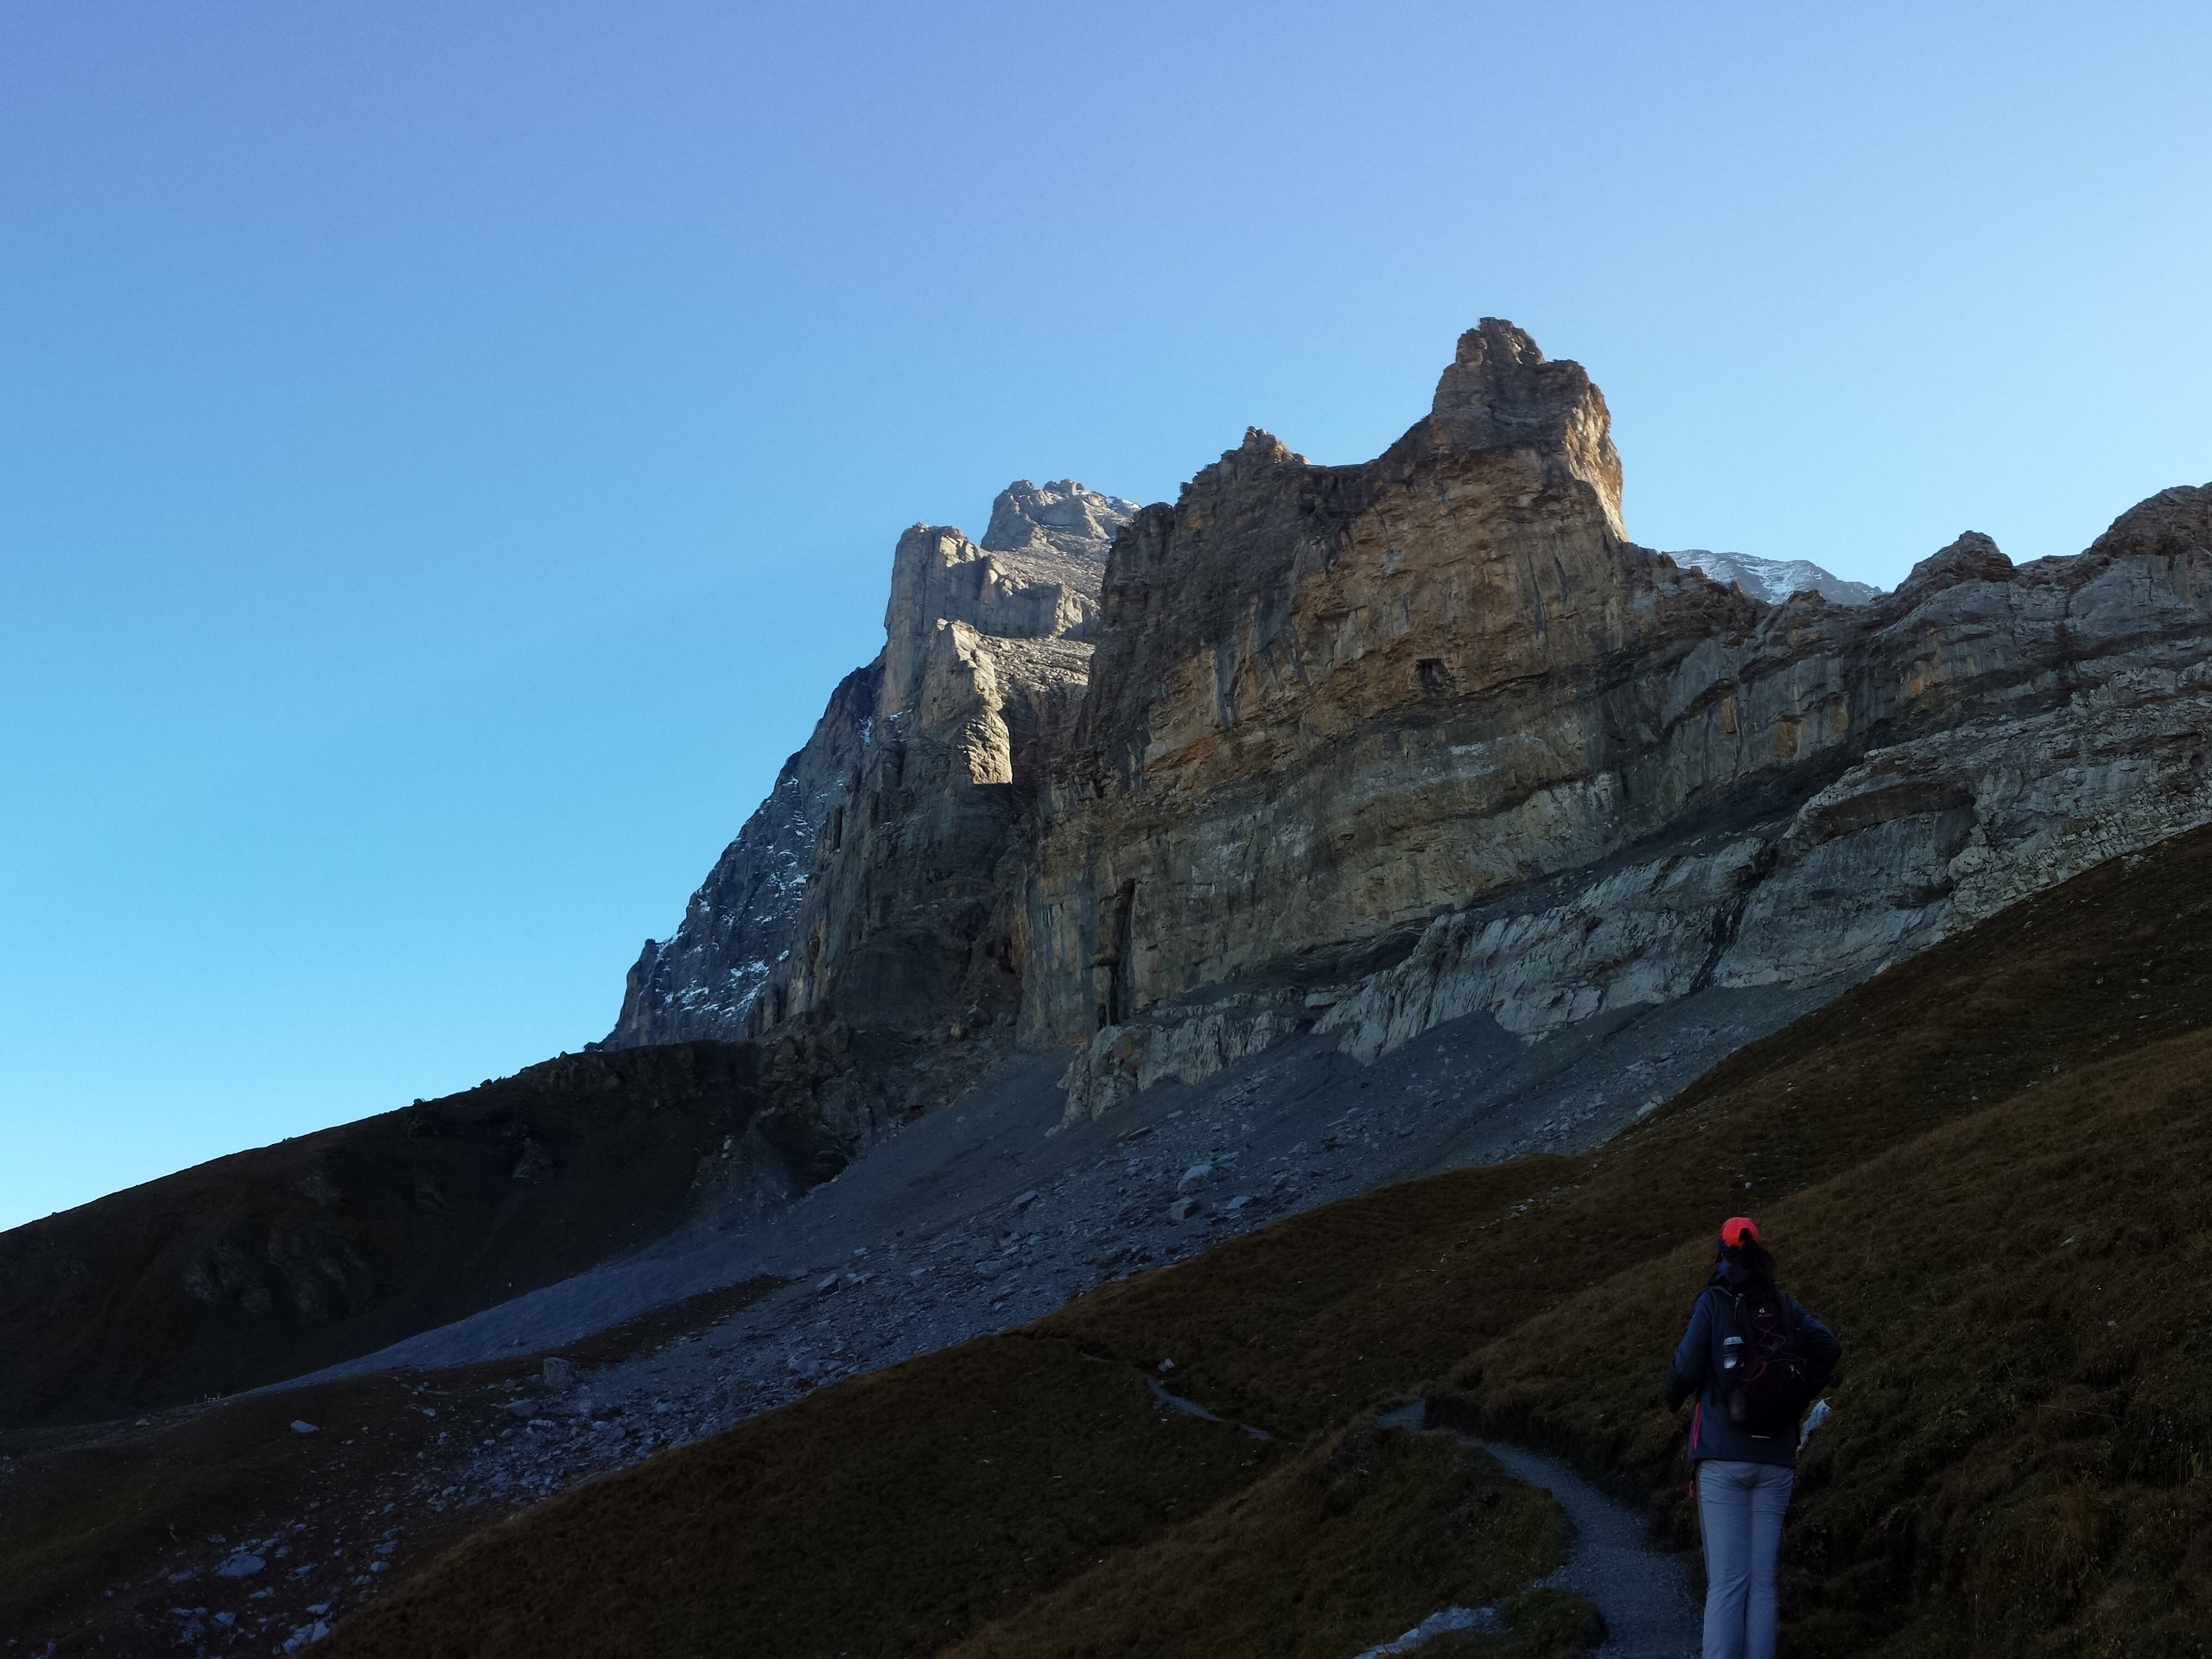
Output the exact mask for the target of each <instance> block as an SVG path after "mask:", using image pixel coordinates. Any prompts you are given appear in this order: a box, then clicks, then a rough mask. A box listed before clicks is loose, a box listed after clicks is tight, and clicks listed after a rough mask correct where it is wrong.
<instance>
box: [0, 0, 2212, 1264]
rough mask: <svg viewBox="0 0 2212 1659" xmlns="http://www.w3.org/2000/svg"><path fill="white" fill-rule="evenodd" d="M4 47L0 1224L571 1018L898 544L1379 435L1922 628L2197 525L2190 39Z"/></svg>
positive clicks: (748, 792) (1750, 27) (964, 37)
mask: <svg viewBox="0 0 2212 1659" xmlns="http://www.w3.org/2000/svg"><path fill="white" fill-rule="evenodd" d="M1685 10H1692V9H1684V8H1670V7H1658V6H1625V5H1624V6H1605V5H1573V4H1569V5H1560V6H1550V7H1532V6H1514V7H1502V6H1501V7H1484V6H1477V5H1455V6H1422V5H1406V6H1388V5H1382V6H1378V5H1362V6H1357V7H1353V6H1343V7H1313V6H1300V5H1294V4H1281V3H1276V4H1269V5H1265V6H1257V5H1255V6H1205V5H1192V4H1187V3H1185V4H1177V5H1173V6H1168V5H1162V6H1157V7H1146V6H1124V7H1117V8H1112V9H1108V8H1103V7H1102V8H1064V9H1048V8H1037V7H1027V6H1005V7H997V8H994V7H987V6H978V5H958V4H946V5H941V6H934V7H926V8H925V7H890V6H885V7H880V8H870V7H849V6H836V5H820V6H809V7H804V8H801V7H788V8H779V9H768V8H752V7H745V6H729V5H712V6H709V5H696V6H692V5H679V4H658V5H657V4H645V5H622V6H615V5H611V4H609V5H596V6H594V5H576V4H568V5H564V4H558V3H550V4H549V3H532V4H530V5H526V6H525V5H520V4H516V5H500V4H489V3H479V4H467V3H462V4H452V3H441V4H437V5H429V4H412V3H404V0H378V3H375V4H373V5H372V4H355V3H319V4H317V5H315V6H312V7H307V6H301V5H298V4H296V3H289V0H288V3H283V4H274V3H251V0H238V3H228V4H225V5H222V6H219V7H217V6H202V7H178V6H170V5H161V6H156V5H112V4H102V3H98V0H77V3H68V4H62V3H58V0H57V3H47V4H25V5H16V6H10V7H8V8H6V9H5V10H0V624H4V636H0V769H3V770H0V776H4V778H5V779H6V792H5V795H4V797H0V800H4V803H5V806H6V810H5V811H4V813H0V1039H4V1061H0V1226H5V1225H9V1224H14V1223H16V1222H18V1221H21V1220H23V1219H26V1218H29V1217H32V1216H35V1215H39V1214H43V1213H44V1212H46V1211H48V1210H51V1209H54V1208H58V1207H64V1206H67V1205H73V1204H76V1203H79V1202H82V1201H83V1200H85V1199H86V1198H91V1197H92V1196H94V1195H96V1194H98V1193H99V1192H105V1191H108V1190H111V1189H112V1188H115V1187H118V1186H121V1185H129V1184H130V1183H132V1182H136V1181H139V1180H143V1179H149V1178H150V1177H152V1176H155V1175H157V1174H159V1173H163V1172H164V1171H167V1170H169V1169H172V1168H175V1167H178V1166H182V1165H186V1164H189V1163H192V1162H195V1161H198V1160H201V1159H204V1158H207V1157H211V1156H214V1155H216V1154H220V1153H223V1152H226V1151H229V1150H232V1149H234V1148H236V1147H240V1146H245V1145H251V1144H257V1143H259V1142H263V1141H270V1140H274V1139H276V1138H277V1137H278V1136H281V1135H288V1134H294V1133H297V1132H299V1131H301V1130H303V1129H307V1128H314V1127H317V1126H320V1125H322V1124H326V1123H330V1122H339V1121H341V1120H344V1119H346V1118H349V1117H354V1116H361V1115H363V1114H365V1113H369V1112H373V1111H378V1110H383V1109H389V1108H391V1107H392V1106H395V1105H400V1104H404V1103H405V1102H406V1101H408V1100H409V1099H410V1098H412V1097H414V1096H418V1095H421V1096H433V1095H436V1094H440V1093H443V1092H447V1091H449V1090H454V1089H457V1088H461V1087H464V1086H466V1085H467V1084H473V1083H474V1082H476V1081H478V1080H479V1079H480V1078H482V1077H489V1076H493V1075H495V1074H499V1073H502V1072H505V1071H511V1070H512V1069H513V1068H515V1067H516V1066H518V1065H524V1064H526V1063H528V1062H530V1061H531V1060H533V1059H537V1058H543V1057H544V1056H546V1055H548V1054H550V1053H553V1052H557V1051H560V1050H562V1049H574V1048H577V1047H580V1046H582V1044H583V1043H584V1042H585V1041H587V1040H588V1039H592V1038H594V1037H596V1036H599V1035H601V1033H604V1031H605V1030H606V1028H607V1025H608V1024H609V1023H610V1021H611V1020H612V1019H613V1014H614V1010H615V1007H616V1004H617V1001H618V1000H619V997H620V990H621V983H622V976H623V972H624V969H626V967H627V965H628V964H629V963H630V961H631V960H632V957H634V955H635V953H636V950H637V948H638V945H639V942H640V941H641V940H642V939H643V938H645V937H646V936H647V935H648V934H655V933H661V932H664V931H666V930H667V929H668V928H669V927H671V925H673V924H674V922H675V920H676V919H677V917H678V916H679V914H680V913H681V912H682V908H683V900H684V898H685V896H686V895H687V894H688V893H689V892H690V889H691V888H692V887H693V886H694V885H696V881H697V880H698V879H699V877H700V876H701V875H702V874H703V873H704V872H705V870H706V868H707V867H708V865H709V863H710V862H711V861H712V860H713V858H714V856H715V853H716V852H717V851H718V850H719V849H721V846H722V844H723V843H724V842H726V841H727V840H728V838H729V836H731V835H732V834H733V833H734V831H735V829H736V828H737V826H738V824H739V823H741V821H742V820H743V818H744V817H745V815H746V813H747V811H748V810H750V809H751V807H752V805H753V803H754V802H755V801H756V800H757V799H758V798H759V797H760V794H761V793H762V791H764V789H765V788H766V785H767V783H768V781H769V780H770V779H771V778H772V775H773V772H774V770H775V767H776V766H777V764H778V763H779V761H780V760H781V759H782V757H783V756H784V755H785V753H788V752H789V751H790V750H791V749H792V748H793V747H796V746H797V745H798V743H799V742H800V741H802V740H803V739H804V735H805V733H806V731H807V729H808V728H809V727H810V724H811V722H812V721H813V719H814V717H815V715H816V714H817V712H818V711H819V709H820V707H821V704H822V702H823V698H824V696H826V694H827V693H828V691H829V687H830V686H831V684H832V683H834V682H835V681H836V677H838V676H839V675H840V674H841V673H842V672H843V671H846V670H847V669H849V668H850V667H852V666H854V665H855V664H858V663H860V662H861V661H864V660H865V659H866V658H868V656H870V655H871V654H872V653H873V652H874V650H875V648H876V645H877V643H878V640H879V638H880V626H881V617H882V606H883V599H884V592H885V582H886V574H887V562H888V556H889V551H890V547H891V543H892V542H893V539H894V538H895V537H896V536H897V534H898V532H899V530H900V529H902V528H903V527H904V526H905V525H906V524H910V523H912V522H914V521H916V520H918V519H927V520H931V521H935V522H940V523H945V522H950V523H955V524H962V525H963V526H965V527H967V528H968V529H969V531H971V532H974V531H980V529H981V527H982V520H983V518H984V516H985V513H986V512H987V509H988V504H989V501H990V498H991V496H992V494H993V493H995V491H996V490H997V489H998V488H999V487H1001V486H1002V485H1003V484H1005V483H1006V482H1007V480H1010V479H1013V478H1015V477H1020V476H1027V477H1031V478H1036V479H1045V478H1056V477H1059V476H1062V475H1066V474H1072V475H1074V476H1076V477H1078V478H1081V479H1083V480H1085V481H1087V482H1089V483H1091V484H1093V485H1095V486H1098V487H1100V488H1103V489H1108V490H1111V491H1114V492H1116V493H1122V494H1125V495H1134V496H1138V497H1141V498H1142V499H1163V498H1168V497H1172V496H1173V493H1174V491H1175V488H1176V486H1177V485H1178V483H1179V481H1180V480H1182V479H1183V478H1185V477H1186V476H1187V475H1188V474H1190V473H1191V472H1192V470H1194V469H1195V468H1196V467H1198V466H1200V465H1203V464H1204V463H1205V461H1208V460H1209V459H1211V457H1212V456H1213V455H1214V454H1217V452H1219V451H1220V450H1221V449H1223V448H1226V447H1229V446H1230V445H1232V444H1233V443H1235V442H1236V440H1237V438H1238V437H1239V436H1240V435H1241V434H1242V432H1243V429H1244V427H1245V426H1246V424H1247V423H1257V424H1260V425H1263V426H1266V427H1268V429H1271V430H1273V431H1274V432H1276V433H1278V434H1279V435H1281V436H1282V437H1283V438H1284V439H1285V440H1286V441H1287V442H1289V443H1290V444H1291V445H1292V446H1293V447H1294V448H1299V449H1300V450H1302V451H1304V452H1305V453H1306V454H1309V455H1312V456H1313V457H1314V458H1316V459H1318V460H1324V461H1356V460H1360V459H1363V458H1365V457H1367V456H1370V455H1371V454H1375V453H1376V452H1377V451H1379V450H1380V449H1381V448H1383V446H1384V445H1385V444H1387V443H1388V442H1389V441H1390V440H1391V439H1392V438H1393V437H1394V436H1395V435H1397V433H1399V432H1400V431H1402V429H1404V428H1405V427H1406V426H1407V425H1408V424H1409V423H1411V422H1412V421H1413V420H1414V418H1415V417H1416V416H1418V415H1419V414H1420V413H1421V410H1423V408H1424V407H1425V406H1426V404H1427V397H1428V394H1429V391H1430V389H1431V387H1432V385H1433V382H1434V378H1435V376H1436V373H1437V372H1438V370H1439V369H1440V366H1441V365H1442V364H1443V363H1444V362H1445V361H1446V359H1448V357H1449V355H1450V352H1451V346H1452V339H1453V337H1454V335H1455V334H1457V333H1458V331H1459V330H1460V329H1461V328H1463V327H1467V326H1468V325H1470V324H1471V323H1472V322H1473V321H1475V320H1476V319H1477V318H1478V317H1481V316H1483V315H1503V316H1507V317H1510V318H1512V319H1514V320H1515V321H1518V322H1520V323H1521V324H1522V325H1523V326H1524V327H1528V328H1529V329H1530V330H1531V331H1532V332H1533V333H1534V334H1535V336H1536V338H1537V339H1538V340H1539V341H1540V342H1541V344H1542V345H1543V346H1544V347H1545V348H1546V350H1547V351H1548V352H1549V353H1551V354H1552V355H1554V356H1560V357H1573V358H1577V359H1580V360H1581V361H1582V362H1584V363H1585V364H1586V365H1588V366H1589V368H1590V369H1591V371H1592V373H1593V374H1594V375H1595V376H1596V378H1597V379H1598V380H1599V384H1600V385H1602V386H1603V387H1604V388H1605V391H1606V394H1607V396H1608V398H1609V400H1610V401H1611V405H1612V409H1613V411H1614V416H1615V421H1616V435H1617V437H1618V441H1619V443H1620V447H1621V449H1622V452H1623V455H1624V461H1625V465H1626V469H1627V495H1626V511H1627V517H1628V521H1629V526H1630V533H1631V534H1633V535H1634V536H1636V537H1637V539H1639V540H1641V541H1643V542H1646V543H1650V544H1653V545H1657V546H1662V547H1682V546H1691V545H1702V546H1709V547H1716V548H1732V549H1737V550H1743V551H1746V552H1754V553H1762V554H1768V555H1773V556H1804V557H1808V558H1812V559H1815V560H1818V561H1820V562H1821V563H1824V564H1826V565H1827V566H1829V567H1830V568H1831V569H1834V570H1836V571H1838V572H1840V573H1841V574H1844V575H1851V576H1856V577H1860V578H1864V579H1866V580H1871V581H1875V582H1883V583H1885V584H1888V583H1891V582H1895V581H1896V580H1897V578H1898V577H1899V576H1900V575H1902V574H1903V573H1904V570H1905V569H1907V568H1909V566H1910V563H1912V562H1913V561H1914V560H1915V559H1916V558H1918V557H1921V556H1924V555H1925V554H1927V553H1928V552H1929V551H1931V550H1934V549H1935V548H1936V547H1937V546H1939V545H1940V544H1942V543H1943V542H1945V541H1947V540H1948V539H1949V538H1950V537H1952V536H1954V535H1955V534H1956V533H1957V532H1958V531H1961V530H1963V529H1967V528H1969V527H1971V528H1976V529H1980V530H1985V531H1989V532H1990V533H1992V534H1993V535H1994V536H1995V537H1997V538H1998V540H1999V543H2000V544H2001V545H2003V546H2004V547H2005V549H2006V550H2008V551H2009V552H2011V553H2012V556H2014V557H2015V558H2027V557H2033V556H2041V555H2045V554H2056V553H2068V552H2072V551H2075V550H2078V549H2079V548H2080V547H2081V546H2082V545H2083V544H2084V543H2087V542H2088V540H2089V539H2090V538H2091V537H2094V535H2095V534H2096V533H2097V531H2099V530H2100V529H2101V527H2102V526H2103V525H2104V524H2105V523H2106V522H2107V521H2108V520H2109V519H2110V518H2112V517H2113V515H2114V514H2115V513H2117V512H2119V511H2120V510H2121V509H2122V508H2124V507H2125V506H2126V505H2128V504H2129V503H2131V502H2133V501H2134V500H2135V499H2139V497H2141V496H2143V495H2145V494H2146V493H2150V492H2152V491H2153V490H2156V489H2158V488H2162V487H2164V486H2167V485H2170V484H2174V483H2182V482H2202V481H2203V480H2206V479H2208V478H2212V396H2209V395H2208V388H2212V213H2208V212H2207V211H2206V204H2207V203H2208V202H2212V127H2208V125H2207V124H2206V116H2205V106H2204V101H2203V92H2202V66H2203V65H2204V64H2205V63H2206V62H2207V61H2208V60H2212V22H2208V17H2212V14H2208V13H2207V12H2205V10H2203V9H2202V8H2201V7H2196V6H2178V5H2177V6H2172V7H2151V6H2127V5H2102V6H2097V7H2088V6H2081V7H2047V6H2036V5H2007V6H2003V7H1999V6H1987V7H1951V8H1944V7H1927V6H1911V7H1882V6H1862V7H1855V8H1849V9H1840V8H1837V9H1830V10H1832V11H1834V13H1835V14H1836V15H1834V16H1818V15H1815V10H1814V9H1811V8H1777V7H1773V6H1758V7H1751V6H1744V7H1730V6H1713V7H1701V8H1696V9H1694V12H1695V16H1694V17H1693V18H1691V19H1689V20H1688V21H1684V20H1683V18H1682V17H1681V16H1680V15H1679V14H1681V13H1682V12H1684V11H1685Z"/></svg>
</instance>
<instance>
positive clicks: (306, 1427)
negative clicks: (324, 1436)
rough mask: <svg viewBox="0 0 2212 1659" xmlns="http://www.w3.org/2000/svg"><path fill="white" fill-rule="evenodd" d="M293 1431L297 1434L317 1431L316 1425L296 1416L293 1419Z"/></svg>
mask: <svg viewBox="0 0 2212 1659" xmlns="http://www.w3.org/2000/svg"><path fill="white" fill-rule="evenodd" d="M292 1433H295V1434H312V1433H315V1425H314V1424H313V1423H310V1422H308V1421H304V1420H303V1419H301V1418H298V1417H295V1418H293V1419H292Z"/></svg>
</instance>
